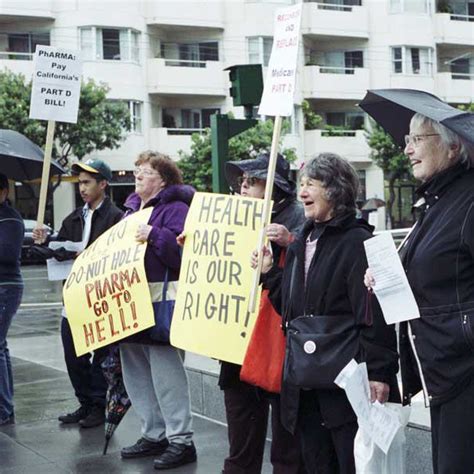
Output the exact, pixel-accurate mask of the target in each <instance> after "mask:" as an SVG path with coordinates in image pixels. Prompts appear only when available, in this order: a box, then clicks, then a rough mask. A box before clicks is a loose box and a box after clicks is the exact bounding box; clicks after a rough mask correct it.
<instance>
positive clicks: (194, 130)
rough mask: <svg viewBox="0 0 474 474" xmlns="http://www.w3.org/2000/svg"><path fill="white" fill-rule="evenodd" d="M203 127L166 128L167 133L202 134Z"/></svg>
mask: <svg viewBox="0 0 474 474" xmlns="http://www.w3.org/2000/svg"><path fill="white" fill-rule="evenodd" d="M204 131H205V129H204V128H167V129H166V132H167V134H168V135H192V134H193V133H199V134H203V133H204Z"/></svg>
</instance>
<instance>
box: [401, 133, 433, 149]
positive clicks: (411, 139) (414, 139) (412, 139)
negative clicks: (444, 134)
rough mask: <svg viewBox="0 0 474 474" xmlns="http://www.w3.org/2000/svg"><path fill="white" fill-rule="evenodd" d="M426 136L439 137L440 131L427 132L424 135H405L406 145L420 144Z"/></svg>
mask: <svg viewBox="0 0 474 474" xmlns="http://www.w3.org/2000/svg"><path fill="white" fill-rule="evenodd" d="M424 137H439V133H425V134H423V135H405V145H409V144H410V143H411V144H413V145H414V146H418V145H419V144H420V142H422V141H423V138H424Z"/></svg>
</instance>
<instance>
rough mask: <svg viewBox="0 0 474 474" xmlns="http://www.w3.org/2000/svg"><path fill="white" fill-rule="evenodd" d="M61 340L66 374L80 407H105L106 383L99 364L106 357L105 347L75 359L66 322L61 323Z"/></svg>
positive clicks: (65, 320)
mask: <svg viewBox="0 0 474 474" xmlns="http://www.w3.org/2000/svg"><path fill="white" fill-rule="evenodd" d="M61 338H62V341H63V348H64V359H65V361H66V367H67V373H68V374H69V379H70V380H71V384H72V386H73V387H74V391H75V394H76V397H77V399H78V400H79V403H80V404H81V405H85V406H88V407H91V406H94V405H98V406H103V407H105V395H106V393H107V382H106V380H105V378H104V374H103V372H102V368H101V366H100V364H101V363H102V361H103V360H104V358H105V357H106V356H107V354H108V351H109V349H108V348H107V347H104V348H101V349H97V350H96V351H94V352H93V353H92V354H84V355H82V356H80V357H76V351H75V349H74V343H73V339H72V334H71V329H70V327H69V323H68V320H67V319H66V318H63V319H62V321H61Z"/></svg>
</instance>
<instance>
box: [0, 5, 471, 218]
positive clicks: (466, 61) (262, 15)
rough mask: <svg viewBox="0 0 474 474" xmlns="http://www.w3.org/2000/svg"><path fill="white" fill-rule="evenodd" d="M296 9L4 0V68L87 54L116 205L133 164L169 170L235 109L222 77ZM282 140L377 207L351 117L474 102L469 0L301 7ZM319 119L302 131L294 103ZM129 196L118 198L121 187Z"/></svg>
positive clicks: (377, 184) (264, 56) (376, 183)
mask: <svg viewBox="0 0 474 474" xmlns="http://www.w3.org/2000/svg"><path fill="white" fill-rule="evenodd" d="M290 3H293V1H292V0H279V1H278V0H273V1H270V0H212V1H180V0H174V1H162V0H135V1H130V0H129V1H126V0H121V1H112V0H96V1H89V0H0V68H2V69H4V68H7V69H9V70H11V71H13V72H20V73H22V74H24V75H25V76H26V77H27V78H29V77H31V74H32V62H31V58H32V53H33V52H34V49H35V47H36V44H50V45H52V46H56V47H62V48H69V49H79V50H81V51H82V57H83V63H84V66H83V71H84V78H85V79H87V78H92V79H94V80H95V81H98V82H105V83H107V84H108V86H109V87H110V93H109V97H110V99H113V100H122V101H126V102H127V104H128V106H129V108H130V114H131V118H132V131H131V132H130V133H129V134H128V136H127V138H126V140H125V141H124V142H123V144H122V146H121V147H120V148H119V149H117V150H109V151H103V152H99V153H95V154H94V156H100V157H101V158H103V159H104V160H106V161H107V162H108V163H109V164H110V166H111V167H112V169H113V170H114V172H115V178H116V179H114V181H115V183H114V186H113V188H112V192H113V196H114V198H116V200H118V201H120V200H123V196H124V194H126V192H128V191H129V190H130V186H129V185H128V186H126V183H127V182H130V181H131V177H132V173H131V171H132V170H133V162H134V159H135V158H136V156H137V154H138V153H139V152H141V151H143V150H146V149H156V150H159V151H161V152H163V153H167V154H169V155H171V156H172V157H173V158H175V159H177V158H178V151H179V150H183V151H186V152H188V151H189V150H190V144H191V133H193V132H199V131H201V130H202V129H203V128H205V127H208V126H209V125H210V116H211V115H212V114H213V113H216V112H220V113H227V112H229V111H233V113H234V115H235V116H236V117H242V114H243V111H242V110H240V109H235V110H234V109H233V107H232V100H231V98H230V97H229V93H228V91H229V86H230V83H229V79H228V73H227V72H226V71H224V69H225V68H226V67H228V66H232V65H235V64H246V63H262V64H263V65H264V67H265V66H266V65H267V64H268V59H269V56H270V52H271V47H272V30H273V14H274V11H275V9H276V8H278V7H281V6H283V5H284V4H290ZM301 34H302V38H301V54H300V56H299V68H298V76H297V87H296V90H297V92H296V95H295V110H294V114H293V117H292V119H291V122H292V127H291V133H290V134H289V135H287V136H286V137H285V141H284V145H285V146H287V147H288V146H290V147H294V148H295V149H296V150H297V154H298V156H299V158H300V160H301V161H303V160H306V159H308V158H309V157H311V156H313V155H314V154H316V153H318V152H322V151H332V152H336V153H339V154H341V155H342V156H344V157H346V158H347V159H348V160H350V161H351V162H352V163H353V164H354V166H355V167H356V168H357V170H358V171H359V173H360V177H361V179H362V182H363V185H364V190H363V193H364V196H362V197H365V198H371V197H379V198H383V195H384V189H383V188H384V184H383V176H382V172H381V170H380V169H379V168H377V167H376V166H375V165H374V164H373V163H372V161H371V159H370V150H369V148H368V146H367V144H366V140H365V133H364V131H363V127H364V125H365V124H367V117H366V116H365V115H364V114H363V113H362V111H361V110H360V109H358V107H357V103H358V101H360V100H361V99H362V97H363V96H364V95H365V92H366V91H367V89H377V88H389V87H401V88H416V89H422V90H425V91H428V92H432V93H434V94H436V95H438V96H439V97H441V98H442V99H444V100H446V101H448V102H450V103H453V104H456V105H457V104H466V103H469V102H472V101H474V2H473V0H438V2H435V0H319V1H305V2H304V4H303V20H302V25H301ZM303 100H307V101H308V102H309V104H310V105H311V108H312V109H313V110H314V111H315V112H316V113H318V114H320V115H321V116H322V117H323V121H324V123H323V126H322V128H321V129H318V130H304V120H303V114H302V109H301V103H302V101H303ZM124 185H125V186H124ZM71 189H72V187H71V186H66V185H64V186H63V185H62V186H61V188H60V189H58V190H57V191H56V192H55V223H54V224H55V227H57V226H58V225H59V223H60V222H61V220H62V218H63V217H64V215H65V214H66V213H67V212H70V210H71V209H72V208H73V207H74V193H73V191H72V190H71Z"/></svg>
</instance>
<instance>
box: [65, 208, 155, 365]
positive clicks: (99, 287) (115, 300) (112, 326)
mask: <svg viewBox="0 0 474 474" xmlns="http://www.w3.org/2000/svg"><path fill="white" fill-rule="evenodd" d="M151 211H152V209H151V208H148V209H145V210H143V211H140V212H136V213H135V214H132V215H131V216H129V217H127V218H126V219H124V220H122V221H121V222H119V223H118V224H116V225H114V226H113V227H111V228H110V229H109V230H108V231H106V232H105V233H103V234H102V235H101V236H100V237H99V238H98V239H97V240H95V241H94V242H93V243H92V244H91V245H90V246H89V247H87V248H86V249H85V250H84V251H83V252H82V253H81V254H80V255H79V256H78V257H77V258H76V260H75V262H74V265H73V267H72V270H71V273H70V274H69V277H68V279H67V280H66V283H65V284H64V289H63V297H64V303H65V306H66V315H67V318H68V321H69V326H70V327H71V332H72V336H73V339H74V347H75V349H76V354H77V355H78V356H80V355H82V354H85V353H86V352H90V351H92V350H94V349H98V348H99V347H103V346H106V345H108V344H110V343H111V342H115V341H119V340H120V339H123V338H124V337H127V336H130V335H131V334H135V333H137V332H139V331H142V330H144V329H146V328H149V327H151V326H153V325H154V324H155V318H154V315H153V306H152V302H151V298H150V291H149V289H148V282H147V279H146V275H145V263H144V256H145V251H146V247H147V244H146V243H139V242H137V241H136V240H135V234H136V231H137V228H138V225H139V224H143V223H146V222H148V219H149V218H150V215H151Z"/></svg>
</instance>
